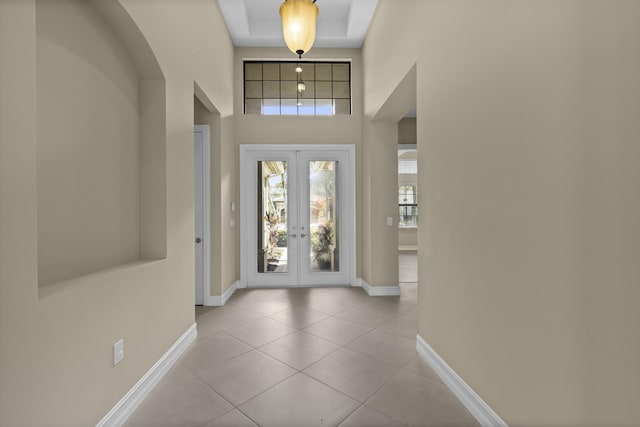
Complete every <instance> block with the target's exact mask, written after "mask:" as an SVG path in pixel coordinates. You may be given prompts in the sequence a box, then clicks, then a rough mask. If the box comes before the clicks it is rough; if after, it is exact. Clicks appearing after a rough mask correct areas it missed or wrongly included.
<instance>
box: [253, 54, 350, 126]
mask: <svg viewBox="0 0 640 427" xmlns="http://www.w3.org/2000/svg"><path fill="white" fill-rule="evenodd" d="M244 113H245V114H262V115H294V116H295V115H312V116H313V115H315V116H333V115H339V114H347V115H348V114H351V63H350V62H307V61H304V62H295V61H245V62H244Z"/></svg>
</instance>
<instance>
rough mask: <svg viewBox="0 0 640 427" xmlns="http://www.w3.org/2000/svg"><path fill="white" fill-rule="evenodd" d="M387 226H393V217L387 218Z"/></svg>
mask: <svg viewBox="0 0 640 427" xmlns="http://www.w3.org/2000/svg"><path fill="white" fill-rule="evenodd" d="M387 225H389V226H391V225H393V217H392V216H388V217H387Z"/></svg>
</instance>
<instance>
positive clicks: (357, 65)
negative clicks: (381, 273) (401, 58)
mask: <svg viewBox="0 0 640 427" xmlns="http://www.w3.org/2000/svg"><path fill="white" fill-rule="evenodd" d="M244 59H282V60H295V55H293V54H292V53H291V52H290V51H289V50H288V49H284V48H282V49H278V48H236V56H235V86H234V88H235V95H234V96H235V112H236V117H235V123H236V141H237V143H238V144H354V145H355V147H356V185H357V187H356V211H357V212H362V206H361V197H360V188H361V179H360V177H361V161H360V159H361V156H362V152H363V150H364V146H363V144H362V61H361V55H360V50H359V49H320V48H313V49H312V50H311V51H309V53H306V54H305V55H304V58H303V59H304V60H308V61H313V60H327V59H332V60H338V61H340V60H351V76H352V77H351V105H352V108H351V109H352V114H351V115H337V116H330V117H322V116H317V117H303V116H298V117H291V116H260V115H250V114H247V115H244V114H243V75H244V72H243V60H244ZM236 179H237V180H238V182H239V179H240V178H239V176H238V177H237V178H236ZM238 187H239V186H238ZM238 191H239V188H238ZM237 197H238V200H239V194H238V196H237ZM360 219H361V216H360V215H358V214H357V224H356V238H357V248H356V252H357V261H356V262H357V271H356V275H357V277H361V271H362V269H361V265H362V262H361V258H360V254H361V241H362V239H361V234H362V231H361V230H362V226H361V221H360Z"/></svg>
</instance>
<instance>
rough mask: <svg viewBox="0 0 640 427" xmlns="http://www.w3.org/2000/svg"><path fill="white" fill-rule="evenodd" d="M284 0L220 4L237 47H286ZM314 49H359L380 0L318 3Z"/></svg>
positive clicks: (224, 1)
mask: <svg viewBox="0 0 640 427" xmlns="http://www.w3.org/2000/svg"><path fill="white" fill-rule="evenodd" d="M282 2H283V0H218V3H219V4H220V9H221V10H222V14H223V15H224V19H225V21H226V22H227V28H229V32H230V33H231V37H232V38H233V43H234V45H236V46H247V47H285V46H286V45H285V43H284V38H283V37H282V21H281V20H280V12H279V11H280V5H281V4H282ZM316 4H317V5H318V9H319V10H320V13H319V14H318V22H317V28H316V41H315V43H314V44H313V45H314V47H333V48H360V47H362V42H363V41H364V37H365V35H366V34H367V30H368V29H369V23H370V22H371V18H372V17H373V13H374V12H375V9H376V6H377V5H378V0H317V2H316Z"/></svg>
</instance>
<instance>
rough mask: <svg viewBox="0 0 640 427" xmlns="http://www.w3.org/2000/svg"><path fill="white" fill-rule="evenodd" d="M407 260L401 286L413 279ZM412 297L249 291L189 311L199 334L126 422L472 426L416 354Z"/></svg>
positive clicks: (406, 292)
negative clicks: (403, 281) (213, 304)
mask: <svg viewBox="0 0 640 427" xmlns="http://www.w3.org/2000/svg"><path fill="white" fill-rule="evenodd" d="M411 255H412V254H408V255H407V254H401V256H400V265H401V280H407V279H408V280H413V281H415V280H417V274H416V271H415V270H416V267H415V254H413V262H412V261H411ZM403 256H404V257H405V259H404V260H403ZM416 297H417V284H416V283H415V282H407V283H402V284H401V296H400V297H369V296H367V295H366V294H365V293H364V292H363V291H362V290H361V289H360V288H313V289H309V288H303V289H300V288H297V289H252V290H246V289H245V290H238V291H236V293H235V294H234V295H233V297H232V298H231V299H230V300H229V301H228V302H227V304H226V305H225V306H224V307H216V308H213V307H196V322H197V324H198V338H197V339H196V341H195V342H194V343H193V344H192V345H191V347H190V348H189V349H188V350H187V352H186V353H185V354H184V355H183V356H182V358H181V359H180V361H179V362H178V363H176V364H175V365H174V367H173V368H172V369H171V370H170V371H169V373H168V374H167V375H166V376H165V377H164V378H163V379H162V381H161V382H160V383H159V384H158V386H157V387H156V388H155V389H154V390H153V391H152V392H151V394H149V396H148V397H147V398H146V399H145V401H144V402H143V403H142V404H141V405H140V406H139V407H138V409H137V410H136V411H135V412H134V413H133V414H132V416H131V417H130V418H129V420H128V421H127V422H126V423H125V426H127V427H144V426H150V427H151V426H153V427H163V426H180V427H190V426H200V427H202V426H205V427H243V426H256V425H258V426H265V427H266V426H277V427H283V426H292V427H307V426H341V427H355V426H366V427H377V426H402V425H405V426H468V427H477V426H479V424H478V423H477V422H476V421H475V419H474V418H473V417H472V416H471V415H470V414H469V413H468V412H467V410H466V409H465V408H464V407H463V406H462V404H461V403H460V402H459V401H458V400H457V399H456V398H455V397H454V396H453V394H452V393H451V392H450V391H449V389H448V388H447V387H446V386H445V385H444V384H443V383H442V382H441V381H440V379H439V378H438V376H437V375H436V374H435V373H434V372H433V370H432V369H431V368H430V367H429V366H428V365H427V364H426V363H425V362H424V361H423V360H422V359H421V358H420V357H419V356H418V355H417V353H416V350H415V347H416V338H415V337H416V333H417V301H416Z"/></svg>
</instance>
